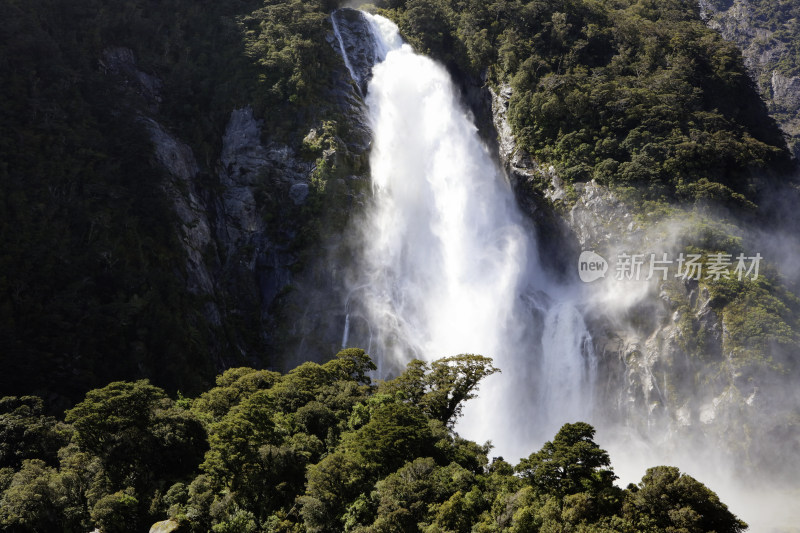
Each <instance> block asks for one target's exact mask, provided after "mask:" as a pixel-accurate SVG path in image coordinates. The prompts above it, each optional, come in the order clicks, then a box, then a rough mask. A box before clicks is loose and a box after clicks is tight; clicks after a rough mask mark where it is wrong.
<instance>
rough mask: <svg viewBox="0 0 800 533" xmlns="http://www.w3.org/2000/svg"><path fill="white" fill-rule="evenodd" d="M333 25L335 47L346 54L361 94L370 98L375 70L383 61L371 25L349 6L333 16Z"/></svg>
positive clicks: (338, 10) (344, 55)
mask: <svg viewBox="0 0 800 533" xmlns="http://www.w3.org/2000/svg"><path fill="white" fill-rule="evenodd" d="M331 24H332V26H333V29H334V35H333V37H334V39H335V41H334V42H332V44H333V45H334V46H337V48H338V49H339V52H340V53H341V54H342V56H343V58H344V60H345V63H346V65H347V69H348V70H349V71H350V75H351V76H352V78H353V81H355V82H356V85H357V86H358V88H359V91H360V92H361V94H362V95H366V94H367V84H368V83H369V80H370V79H372V67H373V66H374V65H375V64H376V63H378V62H379V61H381V60H382V59H383V57H381V53H380V52H379V50H378V48H377V45H376V42H375V38H374V37H373V35H372V31H371V29H370V24H369V22H368V21H367V19H365V18H364V15H363V14H362V13H361V12H360V11H358V10H355V9H350V8H346V7H345V8H341V9H337V10H336V11H334V12H333V13H331Z"/></svg>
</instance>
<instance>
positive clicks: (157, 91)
mask: <svg viewBox="0 0 800 533" xmlns="http://www.w3.org/2000/svg"><path fill="white" fill-rule="evenodd" d="M98 63H99V65H100V68H101V69H102V70H103V71H104V72H105V73H106V74H108V75H111V76H114V77H116V78H118V79H119V82H120V84H121V85H123V86H124V87H126V88H127V89H129V90H130V91H132V92H133V93H135V94H137V95H138V96H140V97H141V98H142V99H143V100H144V102H145V103H146V105H147V108H148V111H150V112H155V111H157V110H158V106H159V105H160V104H161V90H162V86H163V83H161V80H160V79H159V78H157V77H156V76H152V75H150V74H147V73H145V72H142V71H141V70H139V68H138V67H137V66H136V58H135V57H134V55H133V50H131V49H130V48H122V47H117V48H107V49H105V50H104V51H103V56H102V58H100V60H99V61H98Z"/></svg>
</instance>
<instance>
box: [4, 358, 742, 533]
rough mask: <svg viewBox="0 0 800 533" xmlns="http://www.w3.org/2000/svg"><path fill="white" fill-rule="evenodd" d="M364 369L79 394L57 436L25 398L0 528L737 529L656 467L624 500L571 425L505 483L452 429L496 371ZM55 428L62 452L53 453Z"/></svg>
mask: <svg viewBox="0 0 800 533" xmlns="http://www.w3.org/2000/svg"><path fill="white" fill-rule="evenodd" d="M374 368H375V365H374V364H373V363H372V361H371V360H370V358H369V356H367V355H366V353H365V352H364V351H363V350H359V349H347V350H343V351H341V352H340V353H339V354H337V356H336V357H334V358H333V359H331V360H330V361H328V362H327V363H324V364H322V365H319V364H316V363H304V364H302V365H300V366H299V367H297V368H295V369H294V370H292V371H291V372H289V373H287V374H283V375H281V374H277V373H275V372H266V371H258V370H253V369H248V368H233V369H230V370H228V371H226V372H225V373H223V374H222V375H220V376H218V378H217V380H216V384H217V386H216V387H214V388H213V389H211V390H210V391H207V392H205V393H203V394H201V395H200V396H199V397H197V398H194V399H191V398H183V399H182V400H181V402H182V403H183V404H185V405H178V402H173V401H172V400H171V399H169V398H168V397H167V396H166V395H165V393H164V391H163V390H161V389H159V388H158V387H155V386H153V385H151V384H150V383H148V382H147V381H137V382H114V383H111V384H109V385H108V386H106V387H104V388H102V389H97V390H93V391H90V392H89V393H88V394H87V396H86V398H85V399H84V400H83V401H82V402H80V403H79V404H78V405H76V406H75V407H74V408H73V409H71V410H69V411H68V412H67V413H66V423H60V422H57V421H54V420H53V419H51V418H48V417H42V415H41V414H40V413H39V410H40V407H41V401H40V400H38V399H37V398H21V399H14V398H6V399H4V400H2V402H0V405H3V406H4V409H5V412H6V414H8V413H11V414H13V415H14V417H12V418H7V419H6V420H8V421H10V422H8V427H10V428H12V429H13V431H7V432H5V433H2V434H0V436H2V437H3V438H4V439H6V438H14V437H15V436H16V435H18V434H19V431H18V430H17V429H14V428H17V426H18V425H22V426H25V427H30V428H31V434H30V435H29V436H28V437H27V439H28V440H25V441H24V446H18V447H17V448H12V447H10V444H11V443H9V442H7V441H5V440H0V449H2V450H18V451H15V452H14V453H12V454H11V455H8V456H9V457H11V458H12V459H13V461H12V463H11V465H12V466H10V467H4V468H0V527H2V528H3V530H4V531H10V532H17V531H19V532H28V531H31V532H33V531H54V530H62V531H70V532H72V531H75V532H78V531H89V530H91V529H93V528H95V527H99V528H101V529H102V530H103V531H108V532H114V531H130V530H132V529H137V530H138V529H146V528H147V527H148V525H149V524H152V523H154V522H156V521H161V520H164V518H165V515H166V516H168V517H169V518H170V519H171V520H172V522H174V523H176V524H178V526H179V528H180V530H181V531H192V532H195V531H196V532H206V531H214V532H252V531H274V532H286V533H290V532H291V533H299V532H301V531H316V532H337V533H338V532H340V531H351V532H355V531H376V532H398V533H399V532H403V533H406V532H414V531H419V532H427V533H435V532H459V533H461V532H463V533H468V532H475V531H479V532H497V531H519V532H530V531H587V532H589V531H592V532H602V531H626V532H628V531H630V532H634V531H676V532H678V531H681V532H683V531H686V532H694V531H710V530H711V528H716V529H715V530H716V531H717V532H718V533H727V532H738V531H742V528H743V527H744V526H743V524H742V523H741V522H740V521H738V520H737V519H736V518H735V517H734V516H733V515H732V514H730V512H728V510H727V508H725V506H724V505H723V504H721V503H720V502H719V499H718V498H717V497H716V495H715V494H714V493H713V492H711V491H710V490H708V489H707V488H706V487H704V486H703V485H702V484H700V483H698V482H697V481H695V480H693V479H692V478H689V477H688V476H681V475H680V474H679V473H678V472H677V470H676V469H670V468H667V467H659V468H656V469H651V470H650V471H648V474H647V475H646V476H645V478H644V479H643V481H642V483H641V484H640V485H639V487H638V488H637V489H630V490H625V491H623V490H622V489H619V488H617V487H615V486H614V485H613V480H614V479H615V476H614V474H613V471H612V470H611V469H610V468H609V465H610V460H609V457H608V454H607V453H606V452H605V451H604V450H602V449H601V448H600V447H599V446H598V445H597V444H596V443H595V442H594V441H593V440H592V439H593V437H594V428H592V427H591V426H589V425H588V424H585V423H582V422H578V423H575V424H566V425H565V426H564V427H563V428H562V429H561V430H560V431H559V432H558V434H557V435H556V436H555V438H554V439H553V441H551V442H548V443H546V444H545V445H544V447H543V448H542V450H540V451H538V452H536V453H534V454H532V455H531V456H530V457H528V458H527V459H524V460H522V461H521V462H520V464H519V465H517V467H516V468H515V467H513V466H512V465H510V464H509V463H507V462H505V461H503V460H502V459H499V458H498V459H495V460H493V461H492V462H491V463H489V460H488V454H489V452H490V450H491V446H490V445H489V444H485V445H478V444H476V443H474V442H471V441H467V440H465V439H463V438H461V437H459V436H458V435H456V434H455V433H454V432H453V429H452V421H453V418H454V417H455V416H457V413H458V412H459V411H460V407H461V405H462V404H463V402H464V401H466V400H468V399H470V398H473V397H474V396H475V391H476V390H477V386H478V384H479V382H480V380H481V379H483V378H484V377H486V376H489V375H491V374H492V373H494V372H497V371H498V369H497V368H495V367H494V366H493V365H492V362H491V359H488V358H486V357H482V356H479V355H471V354H467V355H459V356H455V357H448V358H445V359H441V360H438V361H433V362H431V363H424V362H422V361H412V362H411V363H409V365H408V368H407V370H406V371H405V372H404V373H403V374H401V375H400V376H398V377H397V378H395V379H394V380H391V381H388V382H382V383H380V384H379V385H378V386H373V385H371V384H370V379H369V372H370V371H371V370H373V369H374ZM53 428H57V429H58V431H57V432H56V435H67V436H72V440H71V442H68V441H67V440H63V439H62V440H58V438H55V440H53V439H54V436H53V433H52V431H53ZM198 430H199V431H198ZM54 442H58V443H60V445H61V448H60V449H59V450H58V452H57V459H54V458H53V456H52V446H53V445H54V444H53V443H54ZM42 450H45V452H42ZM36 454H40V455H41V456H42V457H43V458H44V459H46V460H47V461H48V462H49V463H50V464H48V462H45V460H43V459H39V458H34V457H31V456H32V455H36ZM203 454H204V455H203ZM20 461H21V462H20ZM515 471H516V472H517V473H518V475H517V474H515ZM623 502H624V505H623ZM670 527H676V528H684V529H669V528H670ZM698 528H699V529H698Z"/></svg>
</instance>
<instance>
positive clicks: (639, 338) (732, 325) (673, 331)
mask: <svg viewBox="0 0 800 533" xmlns="http://www.w3.org/2000/svg"><path fill="white" fill-rule="evenodd" d="M512 92H513V91H512V89H511V88H510V87H509V86H508V85H500V86H499V87H498V88H497V89H496V90H493V91H492V109H493V113H494V129H495V131H496V132H497V138H498V144H499V147H500V156H501V159H502V161H503V164H504V166H505V169H506V172H507V174H508V176H509V178H510V180H511V182H512V184H513V185H514V188H515V190H516V192H517V196H518V198H519V201H520V204H521V205H522V206H523V208H524V209H525V210H526V212H527V213H528V214H529V215H530V216H531V218H532V219H533V220H534V221H537V229H538V232H539V233H540V234H542V235H543V236H545V237H549V238H544V239H540V246H541V247H542V248H543V251H542V255H543V256H544V257H547V256H560V257H561V262H560V264H561V265H562V268H563V269H564V270H565V271H566V272H567V275H566V276H565V277H566V278H567V279H571V280H572V281H573V282H575V283H578V284H580V282H578V281H577V276H576V274H577V266H578V254H579V253H580V251H581V250H589V251H594V252H596V253H598V254H600V255H601V256H602V257H604V258H606V259H607V260H608V263H609V271H608V273H607V275H606V277H605V278H603V279H600V280H598V281H595V282H593V283H592V284H587V285H586V286H584V287H582V288H583V289H585V291H584V294H585V296H584V299H585V302H586V307H585V313H586V318H587V320H588V322H589V324H590V329H591V331H592V336H593V340H594V345H595V352H596V353H597V354H598V356H599V358H600V363H599V379H598V385H599V387H598V390H599V397H598V402H599V404H600V405H602V406H604V409H605V413H604V415H603V416H604V417H605V418H606V419H607V421H608V422H609V423H611V424H620V425H621V426H625V427H627V428H628V430H633V431H634V432H636V433H639V434H640V435H641V436H642V437H644V438H646V439H648V440H651V441H658V440H659V439H662V438H665V437H666V436H667V435H673V436H674V435H680V436H681V437H680V438H681V439H684V440H685V442H687V443H688V442H694V443H697V444H698V445H699V446H700V447H701V448H703V447H707V446H714V447H717V448H718V449H719V450H720V454H719V457H729V458H730V457H735V461H739V462H741V464H742V465H747V469H750V468H758V469H766V470H767V471H770V472H771V474H772V475H775V476H776V477H778V478H783V479H789V478H791V476H792V475H793V474H788V473H787V471H786V470H784V466H783V465H785V461H786V460H787V458H788V456H789V454H791V453H793V451H796V450H797V449H798V444H800V439H798V436H797V435H798V431H797V426H796V424H795V423H794V422H792V420H794V417H795V414H796V412H797V409H798V406H800V403H798V401H797V398H796V397H794V395H788V396H787V395H786V391H787V390H792V385H791V384H792V382H793V380H794V379H796V376H797V367H796V364H795V363H794V361H793V356H792V355H791V353H792V352H793V350H794V348H793V347H794V346H796V345H797V344H796V343H797V341H798V337H797V331H798V325H797V319H796V315H794V314H792V312H790V311H789V310H788V309H786V310H785V311H787V312H784V311H779V312H778V314H775V315H773V318H776V319H777V322H773V323H772V326H770V327H772V328H776V329H777V323H778V322H780V323H781V324H785V325H787V327H788V329H789V330H790V331H792V333H791V334H790V335H789V337H788V338H786V339H784V340H783V341H781V340H777V339H773V340H772V341H770V343H768V344H769V345H768V346H761V347H760V348H759V349H756V350H754V349H753V347H752V346H751V345H750V344H749V343H748V340H747V339H746V338H745V337H746V334H745V336H744V337H743V334H742V332H741V328H743V327H744V328H750V333H751V334H752V330H753V329H754V328H755V329H757V328H760V327H761V326H754V324H748V323H746V322H747V319H743V318H742V316H741V313H752V314H757V313H761V312H763V309H760V308H754V307H750V308H748V306H747V305H744V307H742V303H741V301H740V300H739V299H737V298H736V297H735V296H733V295H732V294H731V293H729V294H723V293H722V292H721V291H720V290H719V288H718V287H715V286H714V284H713V283H709V282H708V280H707V279H706V278H704V277H702V276H701V277H700V279H699V280H695V279H684V278H681V277H677V276H675V272H674V271H673V270H674V265H673V270H670V271H669V274H668V276H667V277H666V279H658V278H659V276H656V278H655V279H653V280H650V281H647V269H646V265H643V268H642V270H641V276H636V278H635V279H631V280H629V279H622V276H621V275H619V273H618V272H615V262H616V260H617V258H618V257H619V256H620V255H621V254H629V255H631V254H637V253H639V254H642V255H643V256H644V257H648V258H649V257H650V254H651V253H655V254H658V257H659V258H661V255H662V254H664V253H666V254H667V255H668V256H669V257H670V258H672V259H673V260H674V259H675V258H676V257H678V255H679V254H680V253H683V252H686V251H687V250H689V251H699V250H698V248H697V246H701V247H702V246H703V245H702V244H700V243H699V241H698V239H697V235H698V233H703V232H706V238H708V234H709V233H714V232H717V233H718V234H719V235H726V236H728V237H732V236H735V237H732V238H735V239H738V240H739V241H740V242H741V243H743V245H742V246H744V247H748V246H749V247H758V246H759V245H762V248H763V245H764V241H763V240H762V241H759V238H763V234H760V235H761V237H759V233H758V232H757V231H754V229H753V228H752V227H749V226H748V225H747V224H746V223H743V222H734V221H735V220H736V219H735V218H731V217H730V216H729V214H726V213H725V212H724V211H716V210H713V209H710V210H704V209H700V210H699V211H698V210H697V209H694V208H691V207H689V206H687V207H677V206H673V207H671V208H669V209H667V210H666V211H665V212H664V213H658V212H649V211H648V210H647V209H644V210H643V209H641V208H639V207H634V206H635V204H634V203H631V199H630V198H629V197H626V194H630V193H629V191H625V190H624V189H617V190H614V189H612V188H609V187H607V186H603V185H600V184H598V183H597V182H595V181H594V180H592V181H590V182H586V183H580V182H578V183H571V184H566V183H565V182H564V181H563V180H562V179H561V178H560V177H559V175H558V173H557V172H556V171H555V169H554V168H553V167H552V166H547V165H542V164H540V163H538V162H537V161H535V160H534V159H533V158H532V157H531V156H530V155H529V154H527V153H526V152H525V151H524V150H523V149H521V148H519V146H518V145H517V143H516V140H515V138H514V134H513V131H512V128H511V127H510V125H509V124H508V120H507V118H506V114H507V109H508V100H509V98H510V97H511V95H512ZM553 221H555V222H553ZM543 223H544V224H545V225H544V226H543ZM545 228H546V231H543V229H545ZM699 228H705V229H699ZM706 245H708V243H707V242H706ZM712 246H713V245H712ZM767 271H769V269H767ZM762 272H763V271H762ZM762 275H766V276H770V278H769V281H768V282H767V283H772V284H774V285H772V286H770V287H771V288H769V290H768V291H766V292H761V293H758V296H755V294H753V297H756V298H763V299H764V300H768V299H770V298H774V297H777V298H782V297H784V296H781V295H782V294H785V293H784V292H783V291H785V288H784V287H782V286H781V285H780V284H781V283H782V282H786V281H787V279H786V278H784V277H781V276H776V275H775V272H774V271H772V273H771V274H769V273H762ZM762 279H763V278H762ZM779 280H780V281H779ZM750 289H752V287H747V288H739V289H734V290H742V291H744V292H746V291H747V290H750ZM770 292H772V295H770ZM748 298H750V297H748ZM791 298H792V297H791V296H789V300H787V301H791ZM788 305H789V306H791V305H792V304H791V303H789V304H788ZM783 320H785V322H783ZM743 321H744V323H743ZM764 333H766V334H768V335H769V334H771V333H773V332H772V331H768V330H767V328H765V330H764ZM771 434H775V435H777V434H780V435H782V437H783V438H784V439H785V441H783V442H781V444H780V445H779V446H772V445H770V443H769V442H768V439H767V438H765V435H771ZM672 441H673V442H674V439H672ZM723 450H724V451H723ZM728 460H730V459H728ZM747 469H745V470H747Z"/></svg>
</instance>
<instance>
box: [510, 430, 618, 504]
mask: <svg viewBox="0 0 800 533" xmlns="http://www.w3.org/2000/svg"><path fill="white" fill-rule="evenodd" d="M594 433H595V430H594V428H593V427H592V426H590V425H589V424H587V423H585V422H576V423H574V424H564V425H563V426H562V427H561V429H560V430H559V431H558V433H557V434H556V436H555V438H554V439H553V440H552V441H548V442H546V443H545V444H544V446H543V447H542V449H541V450H539V451H538V452H535V453H533V454H531V455H530V456H529V457H528V458H527V459H522V460H521V461H520V463H519V465H517V467H516V470H517V472H518V473H520V474H522V476H523V477H524V478H525V479H526V480H527V481H528V483H530V484H531V485H532V486H533V487H534V488H536V489H537V490H539V491H541V492H543V493H553V494H556V495H558V496H561V497H563V496H567V495H569V494H577V493H579V492H590V493H592V494H597V493H599V492H600V491H602V490H604V489H610V488H612V487H613V482H614V480H615V479H616V476H615V475H614V472H613V471H612V470H611V469H610V468H607V467H608V466H609V465H610V464H611V460H610V459H609V457H608V453H607V452H606V451H605V450H603V449H601V448H600V447H599V446H598V445H597V444H596V443H595V442H594V441H593V440H592V438H593V437H594Z"/></svg>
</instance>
